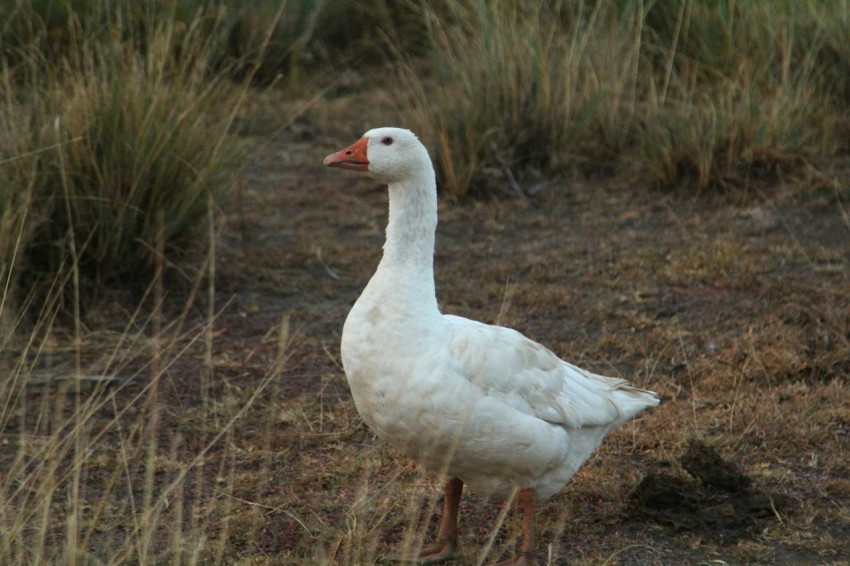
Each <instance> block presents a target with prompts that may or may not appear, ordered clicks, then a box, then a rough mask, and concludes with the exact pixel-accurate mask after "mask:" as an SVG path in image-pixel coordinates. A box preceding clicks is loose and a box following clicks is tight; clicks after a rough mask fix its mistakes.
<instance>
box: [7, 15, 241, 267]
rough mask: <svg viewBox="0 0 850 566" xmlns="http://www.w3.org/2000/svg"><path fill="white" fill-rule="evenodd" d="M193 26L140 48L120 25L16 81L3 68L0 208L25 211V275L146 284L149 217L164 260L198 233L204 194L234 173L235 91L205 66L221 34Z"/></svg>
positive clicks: (215, 192)
mask: <svg viewBox="0 0 850 566" xmlns="http://www.w3.org/2000/svg"><path fill="white" fill-rule="evenodd" d="M200 22H202V19H198V20H196V25H193V26H190V27H188V28H186V27H181V26H177V25H175V24H174V22H173V21H166V22H165V23H163V24H161V25H160V26H158V27H156V28H155V29H152V30H150V35H149V36H148V38H147V42H146V49H145V52H144V53H142V52H141V51H140V50H139V49H138V48H137V46H136V45H134V43H133V42H125V41H123V40H122V39H121V36H122V34H121V33H120V32H121V30H120V29H119V30H117V31H116V37H117V38H116V39H115V41H111V42H106V43H104V42H93V43H91V44H88V43H87V44H84V45H82V46H81V47H80V49H79V50H77V51H76V52H75V53H74V55H73V57H69V58H67V59H63V60H62V61H61V62H60V63H59V64H57V65H55V66H53V67H52V68H50V69H49V70H47V71H44V72H42V71H40V70H38V69H34V70H33V71H31V72H29V73H27V74H26V76H27V79H26V80H24V81H21V80H20V76H21V73H20V72H19V69H18V70H16V72H14V73H13V72H11V71H7V73H6V83H7V85H8V86H9V90H8V92H10V93H14V94H7V100H6V104H5V107H4V110H3V112H4V121H5V123H6V124H8V125H7V128H8V129H9V130H10V133H9V136H7V137H10V138H14V140H15V141H14V142H13V143H12V142H7V144H6V145H7V147H8V148H9V149H6V150H5V151H4V153H5V154H6V155H8V156H9V157H7V158H6V159H5V161H3V162H2V163H0V177H2V178H3V179H4V181H5V182H4V183H3V185H2V186H0V197H2V198H0V201H1V202H4V203H13V204H14V203H19V204H20V203H21V202H22V199H23V198H27V199H28V204H29V205H31V206H30V208H29V211H28V213H27V218H26V226H25V228H24V233H25V234H26V236H27V238H26V241H25V242H24V244H25V245H24V246H23V249H22V250H21V252H22V253H21V256H22V257H24V261H25V264H24V265H23V266H22V268H26V269H28V270H29V272H30V274H31V275H34V276H36V277H38V276H41V277H42V278H43V279H45V280H47V281H50V280H52V279H53V278H54V276H55V274H56V273H57V272H59V271H60V270H61V268H62V266H67V265H71V264H73V265H75V266H76V268H78V269H79V270H80V274H81V276H82V278H83V280H84V282H85V281H88V282H105V281H116V280H122V278H126V277H132V278H134V279H141V280H143V281H144V280H148V279H149V276H150V275H151V274H152V273H153V266H154V265H155V262H156V261H158V259H160V258H156V257H155V256H156V253H155V245H154V242H155V238H156V234H157V231H158V230H159V229H160V227H159V226H158V225H157V221H156V218H157V213H158V212H159V213H161V218H162V219H163V226H162V227H161V229H162V230H163V232H164V235H165V251H166V254H167V255H168V257H172V258H173V257H176V255H179V254H175V252H179V251H181V250H182V249H184V248H186V247H187V246H188V244H189V243H190V241H191V238H192V235H193V234H195V233H197V232H196V230H197V229H198V228H202V227H203V225H204V221H205V219H206V209H207V200H208V198H213V200H218V199H219V198H221V197H222V196H223V195H224V192H225V191H226V189H227V188H228V186H229V184H230V182H231V180H230V176H231V175H232V174H233V172H234V171H235V167H234V165H235V161H234V159H235V157H236V156H237V151H236V146H235V144H234V143H233V142H232V140H231V139H230V138H229V136H228V129H229V126H230V122H231V120H232V118H233V109H234V108H235V105H236V104H237V101H238V97H239V90H238V89H237V88H235V87H234V86H233V85H232V84H231V83H230V82H229V81H228V80H227V77H226V75H225V73H223V72H218V71H213V70H211V68H210V67H209V66H208V64H207V63H208V61H207V58H206V56H207V55H208V54H209V53H210V51H211V50H212V49H213V46H214V45H215V44H216V42H218V41H220V40H221V38H220V37H215V36H214V35H213V36H210V35H206V33H205V32H206V31H207V30H204V29H203V28H202V26H201V25H200ZM202 32H204V33H202ZM39 63H40V62H39V61H37V60H32V61H29V64H30V65H32V66H33V67H37V66H38V65H39ZM13 75H14V77H13ZM21 195H26V197H24V196H21ZM20 208H21V207H20V206H18V207H17V209H18V213H17V214H15V213H14V212H13V208H12V207H10V206H6V207H5V210H7V211H8V214H10V215H12V216H14V217H15V219H14V220H12V221H11V223H10V222H8V221H7V222H6V223H4V225H5V226H12V225H14V224H15V223H16V222H17V223H18V224H20V223H21V222H23V219H20V218H19V217H20ZM24 208H26V207H24ZM6 229H7V230H8V229H9V228H8V227H7V228H6ZM3 241H4V243H5V242H8V241H9V240H7V239H6V238H4V240H3ZM24 252H25V253H24Z"/></svg>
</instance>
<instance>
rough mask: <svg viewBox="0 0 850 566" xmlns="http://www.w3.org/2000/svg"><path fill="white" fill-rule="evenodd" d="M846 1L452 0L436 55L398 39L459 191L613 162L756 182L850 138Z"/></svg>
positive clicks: (682, 181) (698, 183)
mask: <svg viewBox="0 0 850 566" xmlns="http://www.w3.org/2000/svg"><path fill="white" fill-rule="evenodd" d="M836 8H837V9H838V12H840V13H839V14H831V9H828V7H826V6H825V5H823V4H819V3H759V2H752V3H746V2H734V1H732V0H721V1H719V2H697V1H694V0H681V1H679V2H658V3H646V4H643V3H625V2H620V3H617V2H610V3H608V2H586V1H583V0H565V1H563V2H555V3H543V4H534V5H521V4H517V3H501V2H493V1H488V0H480V1H477V2H460V1H449V2H443V3H440V4H439V8H438V7H436V6H428V7H426V8H424V9H423V11H422V18H423V22H424V23H425V24H426V27H427V31H428V37H429V43H428V48H427V54H428V55H427V64H426V65H424V66H423V65H422V64H421V63H420V62H419V61H418V60H417V59H415V58H411V57H409V56H404V55H403V54H401V52H400V51H399V52H397V55H398V57H397V61H400V62H399V63H398V64H397V69H398V71H399V75H400V77H401V78H402V81H403V84H404V85H405V87H406V90H407V92H408V93H409V95H410V96H409V98H408V99H407V106H408V113H409V115H410V121H411V125H412V126H413V127H415V128H416V129H417V130H418V131H420V132H421V133H422V135H423V137H424V138H425V139H426V142H427V143H428V144H429V145H430V146H431V147H433V148H434V151H435V158H436V162H437V163H436V167H437V173H438V179H439V182H440V185H441V188H442V189H443V190H444V191H446V192H449V193H451V194H453V195H456V196H463V195H464V194H466V193H467V192H468V191H469V190H470V189H472V188H474V187H483V188H486V187H487V185H486V183H485V182H484V181H487V180H492V179H494V178H495V179H496V180H497V181H498V182H500V183H501V184H507V183H511V184H514V185H516V182H515V181H514V178H521V177H522V175H523V173H534V172H540V173H543V174H545V175H556V174H558V173H560V172H562V171H563V170H564V169H573V168H578V169H582V170H591V171H603V172H604V171H610V170H612V166H614V170H616V169H619V170H622V171H629V172H630V173H631V174H634V173H635V172H637V176H636V177H635V179H636V180H640V181H645V182H650V183H655V184H661V185H666V186H676V185H691V186H695V187H697V188H699V189H706V188H709V187H718V186H723V187H736V188H744V187H747V186H748V185H749V184H750V183H751V182H753V181H756V182H762V181H766V182H773V181H775V180H777V179H778V178H780V177H782V176H783V175H784V174H786V173H789V174H794V173H795V172H803V171H805V170H807V169H808V168H810V167H811V165H812V164H813V163H816V162H817V161H818V160H819V159H820V158H821V157H822V156H826V157H829V156H831V155H835V153H836V152H837V151H839V150H840V143H839V141H838V140H839V139H840V130H839V129H838V128H839V126H840V125H841V124H842V123H845V122H846V119H845V118H842V114H841V108H846V100H844V101H842V99H843V97H845V96H846V90H847V84H848V83H847V79H846V77H844V76H843V75H842V73H841V71H836V70H835V67H836V66H837V67H838V68H839V69H840V68H842V65H846V61H847V59H846V48H845V47H844V44H845V43H846V42H842V40H841V39H840V38H842V37H844V38H846V35H842V34H844V33H845V32H846V29H847V28H846V26H847V23H846V22H847V21H848V15H847V11H848V7H847V3H841V4H840V5H838V6H836ZM836 16H837V17H836ZM827 21H829V23H827ZM830 62H832V63H830ZM833 63H837V65H836V64H833ZM836 105H838V106H836ZM515 188H516V187H515Z"/></svg>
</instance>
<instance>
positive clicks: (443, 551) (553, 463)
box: [325, 128, 659, 564]
mask: <svg viewBox="0 0 850 566" xmlns="http://www.w3.org/2000/svg"><path fill="white" fill-rule="evenodd" d="M325 165H328V166H334V167H339V168H343V169H353V170H358V171H367V172H368V173H369V174H370V175H371V176H373V177H375V178H376V179H378V180H379V181H382V182H384V183H387V185H388V189H389V196H390V205H389V209H390V211H389V224H388V226H387V239H386V243H385V244H384V255H383V258H382V259H381V262H380V264H379V265H378V268H377V271H376V272H375V275H374V276H373V277H372V279H371V280H370V281H369V284H368V285H367V286H366V288H365V289H364V291H363V293H362V295H361V296H360V298H359V299H358V300H357V302H356V303H355V304H354V307H353V308H352V309H351V312H350V313H349V315H348V318H347V319H346V321H345V326H344V328H343V333H342V345H341V350H342V362H343V366H344V368H345V374H346V376H347V378H348V382H349V384H350V386H351V393H352V396H353V397H354V403H355V405H356V406H357V410H358V411H359V413H360V415H361V416H362V417H363V419H364V420H365V421H366V423H367V424H368V425H369V427H370V428H371V429H372V430H373V431H374V432H375V434H377V435H378V437H379V438H381V439H382V440H384V441H386V442H388V443H389V444H391V445H392V446H394V447H395V448H397V449H399V450H401V451H402V452H404V453H406V454H408V455H409V456H411V457H412V458H414V459H415V460H417V461H418V462H420V463H421V464H422V465H423V466H425V467H426V468H428V469H431V470H434V471H436V472H440V473H444V474H446V475H448V476H449V477H450V478H453V479H452V480H450V482H449V484H448V485H447V492H446V494H447V497H446V512H445V514H444V517H443V522H442V523H441V527H440V534H439V536H438V541H437V545H436V546H435V547H434V548H431V549H426V550H424V551H422V553H421V554H420V555H419V559H420V561H421V562H436V561H441V560H444V559H448V558H450V557H452V556H454V554H455V553H456V551H457V517H456V515H457V500H459V498H460V492H461V489H462V483H461V482H463V483H467V484H469V485H470V486H471V487H472V488H473V489H475V490H477V491H480V492H481V493H483V494H486V495H490V496H494V497H500V498H510V497H512V496H513V495H514V494H517V493H519V494H520V504H521V506H522V507H523V508H524V510H525V512H526V523H525V529H526V533H525V535H526V536H525V540H524V542H523V546H522V549H521V551H520V553H519V554H518V555H517V556H516V557H515V558H514V560H513V562H512V563H514V564H520V563H526V562H527V561H528V560H532V558H533V552H534V542H535V541H534V532H533V526H534V523H533V505H534V501H535V500H541V499H546V498H548V497H550V496H551V495H553V494H555V493H556V492H558V491H559V490H560V489H561V488H562V487H563V486H564V485H565V484H566V483H567V482H568V481H569V479H570V478H571V477H572V476H573V474H575V472H576V471H577V470H578V469H579V467H580V466H581V465H582V464H583V463H584V462H585V461H586V460H587V459H588V458H589V457H590V455H591V454H592V453H593V451H594V450H595V449H596V448H597V447H598V446H599V444H600V443H601V442H602V440H603V438H604V437H605V436H606V435H607V434H608V432H610V431H611V430H612V429H613V428H614V427H616V426H619V425H621V424H623V423H625V422H626V421H628V420H629V419H631V418H632V417H634V416H635V415H636V414H637V413H639V412H640V411H642V410H644V409H646V408H648V407H652V406H655V405H657V404H658V402H659V400H658V397H657V396H656V395H655V394H654V393H652V392H648V391H643V390H640V389H637V388H634V387H632V386H630V385H629V383H628V382H627V381H625V380H623V379H617V378H611V377H604V376H600V375H595V374H593V373H590V372H588V371H585V370H583V369H581V368H578V367H576V366H574V365H572V364H569V363H568V362H565V361H563V360H560V359H559V358H558V357H557V356H556V355H555V354H553V353H552V352H551V351H549V350H548V349H546V348H544V347H543V346H541V345H540V344H538V343H536V342H534V341H532V340H529V339H528V338H526V337H525V336H523V335H522V334H520V333H519V332H516V331H514V330H511V329H509V328H504V327H500V326H491V325H487V324H482V323H480V322H475V321H472V320H468V319H466V318H462V317H458V316H452V315H444V314H441V313H440V310H439V308H438V306H437V299H436V294H435V290H434V270H433V256H434V234H435V230H436V226H437V193H436V183H435V177H434V169H433V166H432V165H431V160H430V158H429V157H428V152H427V150H426V149H425V147H424V146H423V145H422V144H421V143H420V142H419V140H418V139H417V138H416V136H415V135H414V134H413V133H412V132H410V131H408V130H403V129H399V128H378V129H374V130H370V131H368V132H366V134H364V135H363V137H362V138H361V139H360V140H359V141H357V142H356V143H355V144H353V145H352V146H350V147H348V148H346V149H344V150H342V151H340V152H337V153H335V154H332V155H329V156H328V157H327V158H325ZM452 515H454V516H452Z"/></svg>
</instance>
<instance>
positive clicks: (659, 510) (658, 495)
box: [630, 441, 793, 542]
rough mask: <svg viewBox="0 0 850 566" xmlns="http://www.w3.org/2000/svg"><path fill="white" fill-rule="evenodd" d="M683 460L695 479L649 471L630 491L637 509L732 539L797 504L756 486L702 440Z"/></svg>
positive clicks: (663, 521) (662, 520) (711, 535)
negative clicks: (650, 472) (755, 487)
mask: <svg viewBox="0 0 850 566" xmlns="http://www.w3.org/2000/svg"><path fill="white" fill-rule="evenodd" d="M679 461H680V462H681V464H682V467H683V468H684V469H685V470H686V471H687V472H688V473H689V474H690V475H691V476H692V477H693V479H691V478H687V477H677V476H672V475H669V474H650V475H648V476H646V477H645V478H644V479H643V481H641V482H640V484H639V485H638V486H637V487H636V488H635V490H634V491H633V492H632V494H631V496H630V498H631V505H632V509H633V511H634V512H635V513H637V514H639V515H641V516H643V517H647V518H649V519H651V520H653V521H656V522H658V523H661V524H664V525H669V526H671V527H673V528H676V529H681V530H687V531H695V532H699V533H701V534H702V535H704V536H706V537H707V538H712V539H722V540H724V541H726V542H729V541H730V540H734V539H738V538H740V537H742V536H745V535H746V534H747V533H748V532H750V531H751V530H753V528H754V527H757V526H758V525H759V524H761V523H762V522H764V521H771V520H778V517H779V513H780V512H784V511H786V510H788V509H790V508H791V507H792V506H793V501H792V500H791V499H790V498H789V497H787V496H785V495H782V494H773V493H767V492H764V491H760V490H757V489H754V488H753V487H752V485H753V481H752V480H751V479H750V478H749V477H748V476H746V475H745V474H743V473H742V472H741V471H740V470H739V469H738V467H737V466H736V465H735V464H734V463H733V462H730V461H727V460H724V459H723V458H722V457H721V456H720V455H719V454H718V453H717V451H716V450H714V449H713V448H712V447H710V446H708V445H706V444H704V443H703V442H699V441H695V442H691V443H690V445H689V446H688V448H687V450H686V451H685V453H684V454H683V455H682V456H681V458H680V459H679ZM697 480H698V481H697Z"/></svg>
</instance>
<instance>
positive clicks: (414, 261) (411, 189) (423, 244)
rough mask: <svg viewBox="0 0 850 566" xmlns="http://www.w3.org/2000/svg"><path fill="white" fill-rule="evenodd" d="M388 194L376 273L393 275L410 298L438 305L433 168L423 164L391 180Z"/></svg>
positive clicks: (435, 199)
mask: <svg viewBox="0 0 850 566" xmlns="http://www.w3.org/2000/svg"><path fill="white" fill-rule="evenodd" d="M389 195H390V212H389V223H388V224H387V240H386V242H385V243H384V257H383V258H382V259H381V263H380V265H378V270H377V273H376V276H380V277H382V278H383V277H388V278H391V280H392V282H393V286H394V287H395V288H396V289H398V290H399V291H402V290H403V292H404V293H406V294H411V298H415V299H417V300H421V301H426V302H427V303H430V302H433V306H434V307H435V308H436V304H437V302H436V293H435V289H434V234H435V231H436V229H437V190H436V181H435V178H434V170H433V168H432V167H430V166H429V167H423V168H422V169H421V170H420V171H419V172H418V173H417V174H416V175H414V176H411V177H409V178H408V179H407V180H406V181H402V182H396V183H392V184H390V185H389ZM427 303H426V304H427Z"/></svg>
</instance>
